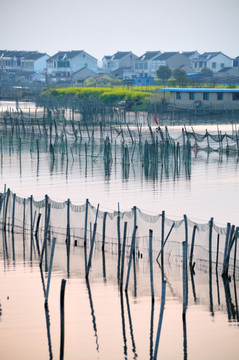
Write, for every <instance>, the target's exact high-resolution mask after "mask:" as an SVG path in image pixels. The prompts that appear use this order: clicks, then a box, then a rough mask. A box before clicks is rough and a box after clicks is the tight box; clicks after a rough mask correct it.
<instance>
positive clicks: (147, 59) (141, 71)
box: [134, 50, 161, 77]
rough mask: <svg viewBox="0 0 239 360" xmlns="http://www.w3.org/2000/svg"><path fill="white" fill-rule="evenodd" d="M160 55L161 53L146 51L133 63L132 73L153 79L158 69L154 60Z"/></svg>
mask: <svg viewBox="0 0 239 360" xmlns="http://www.w3.org/2000/svg"><path fill="white" fill-rule="evenodd" d="M160 54H161V51H159V50H158V51H146V53H145V54H143V55H141V56H140V57H138V59H136V60H135V62H134V71H135V73H136V74H137V76H139V77H151V76H153V77H155V73H156V70H157V69H158V67H157V64H155V62H154V59H155V58H156V57H157V56H159V55H160Z"/></svg>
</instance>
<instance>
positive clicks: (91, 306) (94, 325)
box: [86, 278, 99, 352]
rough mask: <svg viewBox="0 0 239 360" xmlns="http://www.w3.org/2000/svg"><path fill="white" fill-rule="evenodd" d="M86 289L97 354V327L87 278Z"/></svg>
mask: <svg viewBox="0 0 239 360" xmlns="http://www.w3.org/2000/svg"><path fill="white" fill-rule="evenodd" d="M86 287H87V291H88V296H89V301H90V309H91V316H92V324H93V329H94V333H95V342H96V351H97V352H99V339H98V333H97V326H96V317H95V311H94V305H93V300H92V295H91V289H90V283H89V280H88V278H86Z"/></svg>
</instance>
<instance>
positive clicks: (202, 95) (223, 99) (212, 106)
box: [158, 88, 239, 111]
mask: <svg viewBox="0 0 239 360" xmlns="http://www.w3.org/2000/svg"><path fill="white" fill-rule="evenodd" d="M158 91H160V92H169V93H170V100H169V106H172V107H175V108H178V109H195V108H196V109H201V110H204V109H205V110H213V111H214V110H239V89H216V88H163V89H158Z"/></svg>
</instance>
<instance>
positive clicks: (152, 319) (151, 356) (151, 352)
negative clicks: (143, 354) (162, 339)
mask: <svg viewBox="0 0 239 360" xmlns="http://www.w3.org/2000/svg"><path fill="white" fill-rule="evenodd" d="M153 344H154V300H151V316H150V336H149V359H150V360H153V354H154V353H153V352H154V346H153Z"/></svg>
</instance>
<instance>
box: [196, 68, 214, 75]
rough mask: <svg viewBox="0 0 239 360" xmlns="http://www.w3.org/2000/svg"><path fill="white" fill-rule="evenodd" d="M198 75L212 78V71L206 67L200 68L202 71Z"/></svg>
mask: <svg viewBox="0 0 239 360" xmlns="http://www.w3.org/2000/svg"><path fill="white" fill-rule="evenodd" d="M199 74H200V75H205V76H213V71H212V70H211V69H209V68H207V67H204V68H202V70H201V71H200V73H199Z"/></svg>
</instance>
